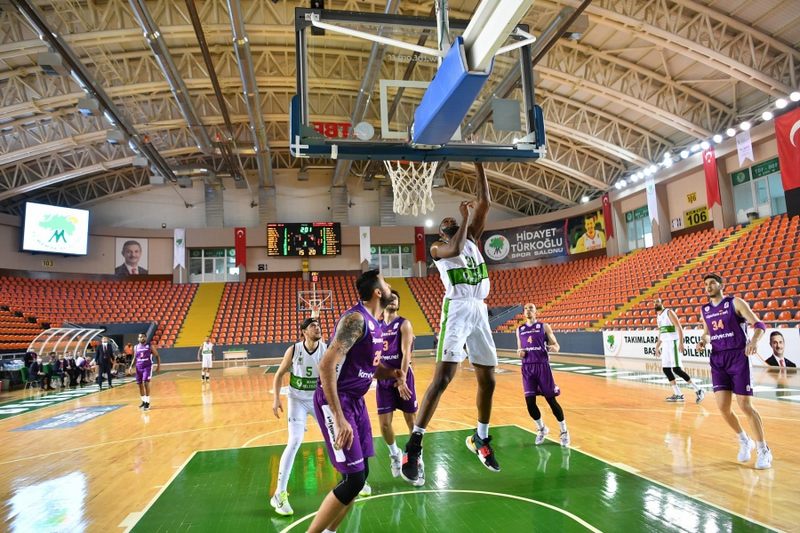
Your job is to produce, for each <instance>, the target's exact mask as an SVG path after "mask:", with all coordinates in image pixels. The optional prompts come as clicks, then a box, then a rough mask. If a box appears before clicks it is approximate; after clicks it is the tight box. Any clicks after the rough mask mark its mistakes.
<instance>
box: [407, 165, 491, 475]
mask: <svg viewBox="0 0 800 533" xmlns="http://www.w3.org/2000/svg"><path fill="white" fill-rule="evenodd" d="M475 169H476V171H477V174H478V198H477V202H461V205H460V206H459V211H460V213H461V217H462V222H461V224H460V225H459V223H458V221H456V219H454V218H450V217H448V218H445V219H444V220H442V222H441V224H439V240H438V241H436V242H435V243H433V244H432V245H431V257H433V259H434V261H435V263H436V267H437V268H438V269H439V273H440V275H441V277H442V283H443V284H444V289H445V293H444V302H443V303H442V319H441V325H440V326H441V329H440V332H439V340H438V344H437V348H436V370H435V372H434V375H433V381H432V382H431V384H430V385H429V386H428V390H426V391H425V397H424V398H423V399H422V404H421V405H420V408H419V412H418V414H417V421H416V425H415V426H414V430H413V431H412V433H411V437H410V438H409V440H408V443H407V444H406V453H405V454H404V456H403V466H402V469H401V475H402V476H403V479H405V480H406V481H408V482H409V483H411V484H412V485H417V484H418V479H419V458H420V455H421V454H422V436H423V434H424V433H425V427H426V426H427V425H428V422H430V419H431V417H432V416H433V412H434V411H435V410H436V406H437V405H438V403H439V398H441V396H442V393H444V391H445V389H446V388H447V385H448V384H449V383H450V380H452V379H453V377H454V376H455V374H456V370H458V364H459V363H460V362H461V361H463V360H464V359H465V358H466V357H467V352H469V360H470V362H471V363H472V365H473V367H474V369H475V377H476V378H477V379H478V393H477V397H478V398H477V403H478V427H477V429H476V431H475V434H474V435H470V436H469V437H467V448H468V449H469V450H470V451H472V452H474V453H475V454H477V456H478V459H479V460H480V461H481V463H483V465H484V466H485V467H486V468H488V469H489V470H491V471H493V472H499V471H500V465H499V464H497V460H496V459H495V457H494V450H493V449H492V446H491V444H490V442H491V437H490V436H489V417H490V415H491V412H492V396H493V394H494V385H495V381H494V369H495V367H496V366H497V350H496V348H495V345H494V340H493V339H492V330H491V327H490V326H489V311H488V308H487V307H486V304H485V303H484V301H483V300H484V298H486V297H487V296H488V295H489V273H488V271H487V269H486V262H485V261H484V260H483V256H482V255H481V251H480V248H479V247H478V244H477V242H478V239H480V237H481V234H482V233H483V226H484V224H485V223H486V215H487V213H488V212H489V202H490V198H489V182H488V180H487V179H486V174H485V173H484V171H483V166H482V165H481V164H479V163H476V164H475ZM465 345H466V348H467V349H466V351H465V350H464V346H465Z"/></svg>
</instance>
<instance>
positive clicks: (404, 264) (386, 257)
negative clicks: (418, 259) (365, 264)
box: [369, 244, 414, 278]
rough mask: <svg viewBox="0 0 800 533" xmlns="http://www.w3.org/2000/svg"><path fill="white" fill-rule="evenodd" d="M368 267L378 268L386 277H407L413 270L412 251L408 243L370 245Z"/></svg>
mask: <svg viewBox="0 0 800 533" xmlns="http://www.w3.org/2000/svg"><path fill="white" fill-rule="evenodd" d="M370 253H371V255H372V260H371V261H370V263H369V266H370V268H378V269H380V271H381V274H383V276H384V277H387V278H407V277H411V276H412V275H413V272H414V253H413V252H412V247H411V245H410V244H384V245H381V246H372V247H370Z"/></svg>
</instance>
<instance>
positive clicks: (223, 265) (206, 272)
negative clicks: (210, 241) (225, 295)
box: [189, 248, 239, 283]
mask: <svg viewBox="0 0 800 533" xmlns="http://www.w3.org/2000/svg"><path fill="white" fill-rule="evenodd" d="M189 281H190V282H191V283H203V282H210V281H239V267H237V266H236V250H234V249H233V248H194V249H191V250H189Z"/></svg>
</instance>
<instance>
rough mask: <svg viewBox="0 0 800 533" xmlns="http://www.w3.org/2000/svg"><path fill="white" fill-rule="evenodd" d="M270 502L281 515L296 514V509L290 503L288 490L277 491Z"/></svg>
mask: <svg viewBox="0 0 800 533" xmlns="http://www.w3.org/2000/svg"><path fill="white" fill-rule="evenodd" d="M269 504H270V505H271V506H272V507H273V508H274V509H275V512H276V513H278V514H279V515H281V516H290V515H293V514H294V509H292V506H291V505H289V493H288V492H286V491H283V492H281V493H280V494H279V493H277V492H276V493H275V494H274V495H273V496H272V498H270V500H269Z"/></svg>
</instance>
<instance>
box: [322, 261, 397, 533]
mask: <svg viewBox="0 0 800 533" xmlns="http://www.w3.org/2000/svg"><path fill="white" fill-rule="evenodd" d="M356 288H357V289H358V296H359V299H360V300H361V301H360V302H359V303H358V304H356V305H354V306H353V307H351V308H350V309H348V310H347V311H345V313H344V314H343V315H342V317H341V318H340V319H339V322H338V324H337V325H336V329H335V332H334V334H333V341H332V342H331V345H330V346H329V347H328V349H327V350H326V351H325V353H324V354H322V359H321V360H320V362H319V385H318V386H317V390H316V391H315V392H314V412H315V414H316V416H317V422H318V423H319V427H320V429H321V430H322V435H323V437H325V445H326V448H327V450H328V457H330V459H331V462H332V463H333V466H334V468H336V470H338V471H339V472H340V473H341V474H342V481H341V482H340V483H339V484H338V485H336V487H334V488H333V490H332V491H331V492H329V493H328V495H327V496H325V499H324V500H323V501H322V504H321V505H320V507H319V511H317V515H316V516H315V517H314V521H313V522H312V523H311V526H310V527H309V528H308V531H309V532H313V533H319V532H321V531H324V530H326V529H327V530H328V531H336V528H337V527H338V526H339V523H341V521H342V520H344V518H345V516H346V515H347V512H348V511H349V510H350V506H351V504H352V503H353V499H354V498H355V497H356V496H357V495H358V493H359V492H360V491H361V489H362V488H363V487H364V483H365V482H366V480H367V476H368V475H369V465H368V463H367V460H368V458H369V457H372V456H373V455H375V452H374V449H373V446H372V426H371V425H370V422H369V413H367V405H366V403H364V395H365V394H367V392H369V388H370V385H371V384H372V380H373V378H375V379H392V378H393V379H395V380H397V386H398V387H403V386H405V375H404V374H403V371H402V370H400V369H399V368H394V369H393V368H388V367H385V366H383V365H381V364H380V360H381V353H382V352H383V333H382V331H381V323H380V322H379V321H378V319H377V318H375V317H376V316H377V315H379V314H380V312H381V311H382V310H383V309H384V308H385V307H386V306H387V305H388V304H389V302H390V299H391V297H392V293H391V292H390V291H391V287H390V286H389V284H388V283H386V281H384V279H383V276H381V275H380V273H379V272H378V271H377V270H369V271H367V272H364V273H363V274H361V276H359V278H358V280H357V281H356ZM339 363H341V367H339V370H338V371H337V365H338V364H339Z"/></svg>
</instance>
